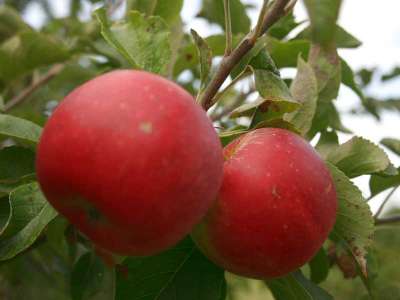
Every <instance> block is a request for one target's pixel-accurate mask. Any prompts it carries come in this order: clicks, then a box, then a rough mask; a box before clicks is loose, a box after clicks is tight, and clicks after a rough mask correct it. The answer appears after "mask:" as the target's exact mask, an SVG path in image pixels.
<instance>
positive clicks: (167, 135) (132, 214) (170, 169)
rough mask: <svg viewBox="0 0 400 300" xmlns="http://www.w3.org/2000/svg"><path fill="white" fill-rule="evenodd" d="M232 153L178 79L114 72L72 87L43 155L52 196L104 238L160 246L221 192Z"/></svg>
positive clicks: (130, 245)
mask: <svg viewBox="0 0 400 300" xmlns="http://www.w3.org/2000/svg"><path fill="white" fill-rule="evenodd" d="M222 168H223V156H222V148H221V145H220V142H219V140H218V137H217V134H216V132H215V130H214V128H213V126H212V123H211V122H210V121H209V119H208V117H207V115H206V113H205V112H204V111H203V110H202V109H201V108H200V106H198V105H197V104H196V103H195V102H194V99H193V98H192V97H191V96H190V95H189V94H188V93H187V92H185V91H184V90H183V89H182V88H180V87H179V86H177V85H176V84H174V83H172V82H170V81H168V80H166V79H163V78H161V77H159V76H157V75H154V74H150V73H146V72H140V71H128V70H121V71H114V72H111V73H108V74H105V75H102V76H99V77H97V78H95V79H93V80H91V81H89V82H87V83H85V84H84V85H82V86H80V87H79V88H77V89H75V90H74V91H73V92H72V93H71V94H69V95H68V96H67V97H66V98H65V99H64V100H63V101H62V103H61V104H60V106H59V107H58V108H57V109H56V111H55V112H54V114H53V115H52V116H51V118H50V120H49V121H48V123H47V124H46V126H45V128H44V132H43V135H42V137H41V140H40V144H39V147H38V155H37V174H38V178H39V182H40V186H41V188H42V190H43V192H44V194H45V196H46V197H47V199H48V200H49V202H50V203H51V204H52V205H53V206H54V207H55V208H56V209H57V210H58V211H59V212H60V213H61V214H62V215H64V216H65V217H67V218H68V220H69V221H70V222H71V223H72V224H74V225H76V227H77V228H78V229H79V230H80V231H81V232H83V233H84V234H85V235H86V236H87V237H88V238H90V239H91V240H92V241H93V242H94V243H95V244H96V245H97V246H99V247H100V248H104V249H106V250H109V251H112V252H115V253H118V254H124V255H151V254H154V253H157V252H159V251H162V250H164V249H166V248H168V247H170V246H172V245H174V244H175V243H176V242H178V241H179V240H180V239H182V238H183V237H184V236H185V235H186V234H188V233H189V232H190V231H191V229H192V227H193V226H194V225H195V224H196V223H197V222H199V221H200V219H201V218H202V217H203V216H204V215H205V213H206V212H207V210H208V209H209V207H210V205H211V204H212V202H213V201H214V200H215V198H216V195H217V192H218V189H219V187H220V184H221V181H222V172H223V171H222Z"/></svg>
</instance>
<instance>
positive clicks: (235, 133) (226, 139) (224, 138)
mask: <svg viewBox="0 0 400 300" xmlns="http://www.w3.org/2000/svg"><path fill="white" fill-rule="evenodd" d="M247 132H249V131H248V130H247V129H236V130H231V131H224V132H221V133H219V139H220V140H221V144H222V145H223V146H226V145H228V144H229V143H230V142H232V141H233V140H235V139H236V138H238V137H239V136H241V135H242V134H245V133H247Z"/></svg>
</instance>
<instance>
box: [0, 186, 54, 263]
mask: <svg viewBox="0 0 400 300" xmlns="http://www.w3.org/2000/svg"><path fill="white" fill-rule="evenodd" d="M10 204H11V212H10V218H9V220H8V226H7V227H6V228H5V230H4V231H3V233H2V235H1V236H0V261H1V260H7V259H11V258H13V257H14V256H15V255H17V254H18V253H20V252H22V251H24V250H25V249H27V248H28V247H29V246H31V245H32V244H33V243H34V242H35V241H36V239H37V238H38V237H39V235H40V233H41V232H42V230H43V229H44V228H45V227H46V225H47V224H48V223H49V222H50V221H51V220H52V219H54V217H55V216H56V215H57V212H56V211H55V210H54V209H53V208H52V207H51V206H50V204H49V203H48V202H47V201H46V199H45V198H44V196H43V195H42V193H41V192H40V190H39V186H38V184H37V183H32V184H27V185H23V186H20V187H19V188H17V189H16V190H15V191H13V192H12V193H11V194H10Z"/></svg>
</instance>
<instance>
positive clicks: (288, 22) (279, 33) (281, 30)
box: [268, 13, 301, 40]
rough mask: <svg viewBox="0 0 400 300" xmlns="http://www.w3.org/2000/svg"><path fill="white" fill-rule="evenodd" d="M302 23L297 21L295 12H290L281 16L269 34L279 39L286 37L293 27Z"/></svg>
mask: <svg viewBox="0 0 400 300" xmlns="http://www.w3.org/2000/svg"><path fill="white" fill-rule="evenodd" d="M300 24H301V23H298V22H296V20H295V18H294V15H293V13H289V14H287V15H285V16H283V17H282V18H280V19H279V20H278V21H277V22H276V23H275V24H274V25H273V26H272V27H271V28H270V29H269V30H268V35H270V36H272V37H274V38H277V39H279V40H281V39H283V38H284V37H286V36H287V35H288V34H289V33H290V32H291V31H292V30H293V29H295V28H296V27H297V26H299V25H300Z"/></svg>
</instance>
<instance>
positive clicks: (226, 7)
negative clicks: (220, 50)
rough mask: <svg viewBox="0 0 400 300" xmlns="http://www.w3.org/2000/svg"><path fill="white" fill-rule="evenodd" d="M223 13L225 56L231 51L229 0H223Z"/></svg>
mask: <svg viewBox="0 0 400 300" xmlns="http://www.w3.org/2000/svg"><path fill="white" fill-rule="evenodd" d="M224 13H225V35H226V48H225V56H229V55H230V54H231V52H232V21H231V7H230V0H224Z"/></svg>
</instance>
